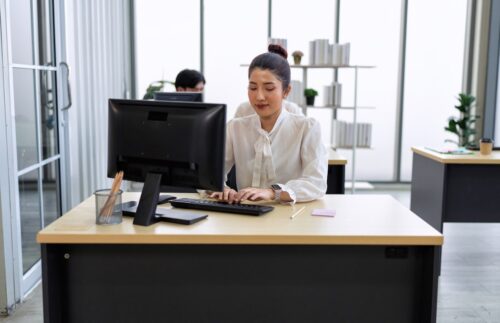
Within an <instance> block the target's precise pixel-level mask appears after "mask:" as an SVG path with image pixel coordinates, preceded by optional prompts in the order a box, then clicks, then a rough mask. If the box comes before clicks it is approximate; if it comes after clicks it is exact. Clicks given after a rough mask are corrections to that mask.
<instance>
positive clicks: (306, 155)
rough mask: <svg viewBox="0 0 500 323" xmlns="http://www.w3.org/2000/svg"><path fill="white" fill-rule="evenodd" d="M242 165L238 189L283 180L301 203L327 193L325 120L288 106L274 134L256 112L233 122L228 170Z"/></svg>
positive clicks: (228, 136)
mask: <svg viewBox="0 0 500 323" xmlns="http://www.w3.org/2000/svg"><path fill="white" fill-rule="evenodd" d="M233 165H235V166H236V181H237V186H238V189H242V188H246V187H260V188H270V187H271V185H272V184H280V185H281V186H282V187H283V190H284V191H287V192H288V193H289V195H290V196H291V197H292V199H293V200H294V201H295V202H303V201H311V200H314V199H317V198H320V197H322V196H323V195H324V194H325V192H326V177H327V171H328V156H327V151H326V149H325V146H324V145H323V142H322V140H321V129H320V125H319V123H318V122H317V121H316V120H314V119H312V118H307V117H305V116H302V115H297V114H291V113H289V112H287V111H286V110H285V109H281V113H280V115H279V117H278V120H277V121H276V124H275V125H274V127H273V129H272V130H271V132H267V131H265V130H264V129H262V127H261V124H260V118H259V116H258V115H257V114H253V115H250V116H247V117H243V118H235V119H232V120H231V121H229V123H228V124H227V131H226V162H225V171H226V174H227V173H228V172H229V170H230V169H231V168H232V167H233Z"/></svg>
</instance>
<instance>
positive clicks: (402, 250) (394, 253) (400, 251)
mask: <svg viewBox="0 0 500 323" xmlns="http://www.w3.org/2000/svg"><path fill="white" fill-rule="evenodd" d="M385 257H386V258H393V259H405V258H408V247H387V248H385Z"/></svg>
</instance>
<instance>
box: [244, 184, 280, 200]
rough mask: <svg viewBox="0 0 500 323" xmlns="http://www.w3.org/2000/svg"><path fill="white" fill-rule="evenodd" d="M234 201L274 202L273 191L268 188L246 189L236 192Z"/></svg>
mask: <svg viewBox="0 0 500 323" xmlns="http://www.w3.org/2000/svg"><path fill="white" fill-rule="evenodd" d="M235 200H236V201H238V202H241V201H246V200H250V201H261V200H274V191H273V190H272V189H270V188H255V187H247V188H244V189H242V190H240V191H239V192H238V194H236V196H235Z"/></svg>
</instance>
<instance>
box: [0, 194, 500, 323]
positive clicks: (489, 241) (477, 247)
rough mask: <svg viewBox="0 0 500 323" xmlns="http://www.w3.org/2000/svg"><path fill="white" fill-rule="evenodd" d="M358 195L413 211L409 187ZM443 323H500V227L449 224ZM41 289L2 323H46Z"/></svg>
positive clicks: (441, 303) (441, 299)
mask: <svg viewBox="0 0 500 323" xmlns="http://www.w3.org/2000/svg"><path fill="white" fill-rule="evenodd" d="M356 194H391V195H393V196H394V197H395V198H396V199H397V200H399V201H400V202H401V203H402V204H403V205H405V206H406V207H409V205H410V193H409V186H408V185H375V189H374V190H358V191H357V192H356ZM444 235H445V244H444V246H443V258H442V272H441V277H440V279H439V290H438V313H437V322H438V323H451V322H453V323H500V223H463V224H462V223H446V224H445V225H444ZM42 321H43V319H42V293H41V286H38V287H37V288H35V290H34V291H33V293H32V294H31V295H30V296H29V297H28V298H27V300H26V301H25V302H24V303H23V304H22V305H20V306H19V307H18V308H17V310H16V311H15V313H14V314H13V315H12V316H10V317H8V318H0V322H9V323H14V322H16V323H17V322H19V323H20V322H23V323H28V322H29V323H34V322H42Z"/></svg>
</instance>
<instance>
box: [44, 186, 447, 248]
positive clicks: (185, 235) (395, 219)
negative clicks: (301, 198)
mask: <svg viewBox="0 0 500 323" xmlns="http://www.w3.org/2000/svg"><path fill="white" fill-rule="evenodd" d="M139 194H140V193H124V196H123V201H129V200H138V198H139ZM174 194H175V195H176V196H178V197H197V194H193V193H174ZM94 201H95V199H94V197H90V198H88V199H87V200H85V201H84V202H82V203H81V204H80V205H78V206H77V207H75V208H74V209H72V210H71V211H69V212H68V213H66V214H65V215H63V216H62V217H60V218H59V219H57V220H56V221H54V222H53V223H52V224H50V225H49V226H47V227H46V228H45V229H43V230H42V231H40V232H39V233H38V235H37V241H38V242H39V243H71V244H82V243H83V244H85V243H105V244H106V243H110V244H111V243H113V244H116V243H118V244H127V243H132V244H148V243H149V244H153V243H156V244H301V245H307V244H324V245H442V243H443V236H442V235H441V234H440V233H439V232H438V231H436V230H435V229H434V228H432V227H431V226H430V225H428V224H427V223H426V222H425V221H423V220H422V219H421V218H420V217H418V216H417V215H415V214H414V213H412V212H411V211H409V210H408V209H406V208H405V207H404V206H403V205H401V204H400V203H399V202H397V201H396V200H395V199H394V198H393V197H391V196H389V195H327V196H325V197H324V198H323V199H321V200H317V201H313V202H308V203H299V204H296V205H295V206H293V207H292V206H288V205H278V204H275V207H276V208H275V210H274V211H272V212H270V213H267V214H265V215H261V216H257V217H254V216H245V215H235V214H227V213H217V212H205V211H197V210H187V211H189V212H200V213H208V214H209V216H208V219H206V220H202V221H200V222H197V223H195V224H192V225H182V224H173V223H166V222H160V223H156V224H154V225H151V226H149V227H142V226H135V225H133V224H132V219H131V218H129V217H124V219H123V222H122V223H121V224H117V225H109V226H102V225H96V224H95V215H94V214H95V208H94V207H95V204H94V203H95V202H94ZM167 205H168V204H167ZM302 207H304V210H303V211H302V212H301V213H299V214H298V215H296V216H295V218H294V219H290V215H291V214H293V213H294V212H296V211H297V210H299V209H301V208H302ZM167 208H168V207H167ZM316 208H329V209H334V210H335V211H336V216H335V217H333V218H330V217H320V216H312V215H311V211H312V210H313V209H316Z"/></svg>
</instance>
